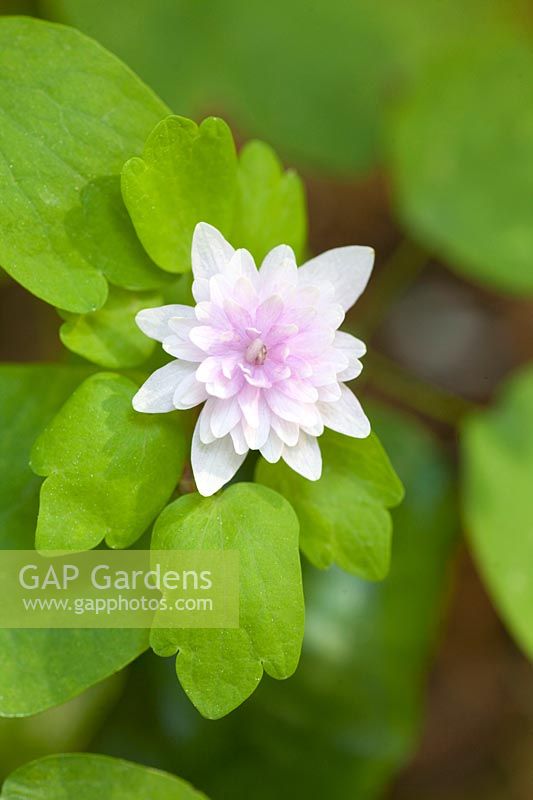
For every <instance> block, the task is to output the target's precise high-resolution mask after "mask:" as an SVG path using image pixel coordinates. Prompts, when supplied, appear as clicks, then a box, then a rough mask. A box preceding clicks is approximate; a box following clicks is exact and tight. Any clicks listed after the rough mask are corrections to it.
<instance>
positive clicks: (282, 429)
mask: <svg viewBox="0 0 533 800" xmlns="http://www.w3.org/2000/svg"><path fill="white" fill-rule="evenodd" d="M270 424H271V425H272V429H273V430H274V432H275V433H276V434H277V435H278V436H279V438H280V439H281V441H282V442H283V443H284V444H288V445H289V447H291V446H292V445H295V444H296V442H297V441H298V434H299V432H300V428H299V426H298V424H297V423H296V422H288V421H287V420H286V419H283V418H282V417H278V416H277V415H276V414H272V418H271V423H270Z"/></svg>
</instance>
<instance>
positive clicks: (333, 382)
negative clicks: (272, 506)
mask: <svg viewBox="0 0 533 800" xmlns="http://www.w3.org/2000/svg"><path fill="white" fill-rule="evenodd" d="M373 260H374V251H373V250H372V248H370V247H355V246H354V247H339V248H336V249H335V250H329V251H328V252H326V253H323V254H322V255H320V256H318V257H317V258H313V259H311V261H308V262H307V263H306V264H304V265H303V266H301V267H299V268H298V267H297V265H296V260H295V257H294V253H293V251H292V249H291V248H290V247H288V246H287V245H279V246H278V247H275V248H274V249H273V250H271V251H270V253H269V254H268V255H267V256H266V257H265V259H264V261H263V263H262V264H261V268H260V269H259V270H258V269H257V267H256V265H255V263H254V260H253V258H252V256H251V254H250V253H249V252H248V251H247V250H242V249H240V250H234V249H233V247H231V245H230V244H228V242H227V241H226V240H225V239H224V237H223V236H222V234H221V233H219V231H217V230H216V228H213V227H212V226H211V225H208V224H207V223H205V222H200V223H199V224H198V225H197V226H196V229H195V231H194V235H193V241H192V269H193V276H194V283H193V287H192V293H193V297H194V299H195V301H196V306H194V307H192V306H186V305H166V306H161V307H160V308H148V309H144V310H143V311H140V312H139V313H138V314H137V317H136V322H137V325H138V326H139V328H140V329H141V330H142V331H143V332H144V333H145V334H146V335H147V336H150V337H151V338H152V339H156V340H157V341H159V342H162V344H163V349H164V350H165V351H166V352H167V353H169V354H170V355H171V356H173V357H174V359H175V360H174V361H171V362H170V363H169V364H166V365H165V366H164V367H161V369H158V370H156V372H154V373H153V374H152V375H151V376H150V377H149V378H148V380H147V381H146V383H144V385H143V386H141V388H140V389H139V391H138V392H137V394H136V395H135V397H134V398H133V407H134V408H135V409H136V410H137V411H142V412H145V413H150V414H154V413H163V412H166V411H173V410H174V409H187V408H192V407H193V406H196V405H199V404H200V403H204V406H203V408H202V410H201V413H200V416H199V418H198V421H197V423H196V427H195V430H194V434H193V438H192V451H191V462H192V469H193V474H194V477H195V480H196V485H197V487H198V491H199V492H200V493H201V494H203V495H205V496H209V495H212V494H214V492H216V491H218V489H220V488H221V487H222V486H223V485H224V484H225V483H227V482H228V481H229V480H230V479H231V478H232V477H233V476H234V475H235V473H236V472H237V470H238V469H239V467H240V466H241V464H242V462H243V461H244V459H245V457H246V455H247V453H248V451H249V450H259V451H260V452H261V454H262V455H263V456H264V458H265V459H266V460H267V461H270V462H271V463H274V462H276V461H279V459H280V458H283V459H284V460H285V461H286V463H287V464H288V465H289V466H290V467H292V469H294V470H296V472H299V473H300V474H301V475H303V476H304V477H305V478H308V479H309V480H312V481H314V480H318V479H319V478H320V475H321V472H322V457H321V453H320V448H319V445H318V441H317V437H318V436H320V435H321V434H322V433H323V431H324V426H326V427H328V428H331V429H332V430H334V431H338V432H340V433H343V434H346V435H347V436H354V437H356V438H364V437H366V436H368V435H369V433H370V424H369V422H368V419H367V418H366V416H365V414H364V411H363V409H362V408H361V405H360V403H359V401H358V400H357V398H356V397H355V395H354V394H353V393H352V392H351V391H350V389H348V387H347V386H345V383H344V382H345V381H349V380H352V379H353V378H356V377H357V376H358V375H359V374H360V372H361V370H362V364H361V362H360V360H359V359H360V358H361V356H363V355H364V354H365V352H366V348H365V345H364V344H363V343H362V342H361V341H359V339H356V338H355V337H354V336H351V335H350V334H348V333H343V332H342V331H339V330H338V327H339V325H340V324H341V323H342V321H343V319H344V312H345V311H346V310H347V309H349V308H350V307H351V306H352V305H353V304H354V303H355V301H356V300H357V299H358V297H359V296H360V295H361V293H362V292H363V290H364V288H365V286H366V284H367V282H368V279H369V277H370V272H371V270H372V264H373Z"/></svg>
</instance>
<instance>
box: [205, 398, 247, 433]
mask: <svg viewBox="0 0 533 800" xmlns="http://www.w3.org/2000/svg"><path fill="white" fill-rule="evenodd" d="M210 402H211V406H210V409H211V411H210V420H209V424H210V426H211V431H212V433H213V435H214V436H215V437H216V438H217V439H220V438H222V436H226V435H227V434H228V433H229V432H230V431H231V429H232V428H234V427H235V425H236V424H237V423H238V422H239V420H240V418H241V411H240V408H239V404H238V402H237V399H236V398H235V397H231V398H230V399H229V400H219V399H218V398H217V399H216V400H214V399H211V400H210Z"/></svg>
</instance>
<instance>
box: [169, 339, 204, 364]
mask: <svg viewBox="0 0 533 800" xmlns="http://www.w3.org/2000/svg"><path fill="white" fill-rule="evenodd" d="M163 350H164V351H165V353H168V354H169V355H171V356H174V358H181V359H183V360H184V361H196V363H197V364H198V362H199V361H203V360H204V359H205V353H204V351H203V350H200V348H199V347H197V346H196V345H195V344H193V343H192V342H191V341H190V340H189V341H185V340H184V339H182V338H180V337H179V336H175V335H172V336H167V337H166V338H165V339H163Z"/></svg>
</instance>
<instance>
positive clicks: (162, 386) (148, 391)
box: [132, 361, 195, 414]
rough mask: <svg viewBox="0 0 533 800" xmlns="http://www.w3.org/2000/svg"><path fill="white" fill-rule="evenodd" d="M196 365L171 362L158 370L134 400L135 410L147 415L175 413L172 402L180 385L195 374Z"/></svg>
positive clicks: (144, 384)
mask: <svg viewBox="0 0 533 800" xmlns="http://www.w3.org/2000/svg"><path fill="white" fill-rule="evenodd" d="M194 370H195V365H194V364H190V363H188V362H186V361H171V362H170V364H165V366H164V367H161V368H160V369H157V370H156V371H155V372H154V373H152V375H150V377H149V378H148V380H147V381H146V382H145V383H143V385H142V386H141V388H140V389H139V391H138V392H137V394H136V395H135V397H134V398H133V400H132V405H133V408H134V409H135V410H136V411H142V412H144V413H145V414H163V413H164V412H166V411H173V410H174V408H175V406H174V403H173V402H172V398H173V396H174V392H175V391H176V387H177V386H178V384H179V383H180V382H181V381H182V380H184V379H186V378H187V377H188V376H190V375H191V374H192V375H193V374H194Z"/></svg>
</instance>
